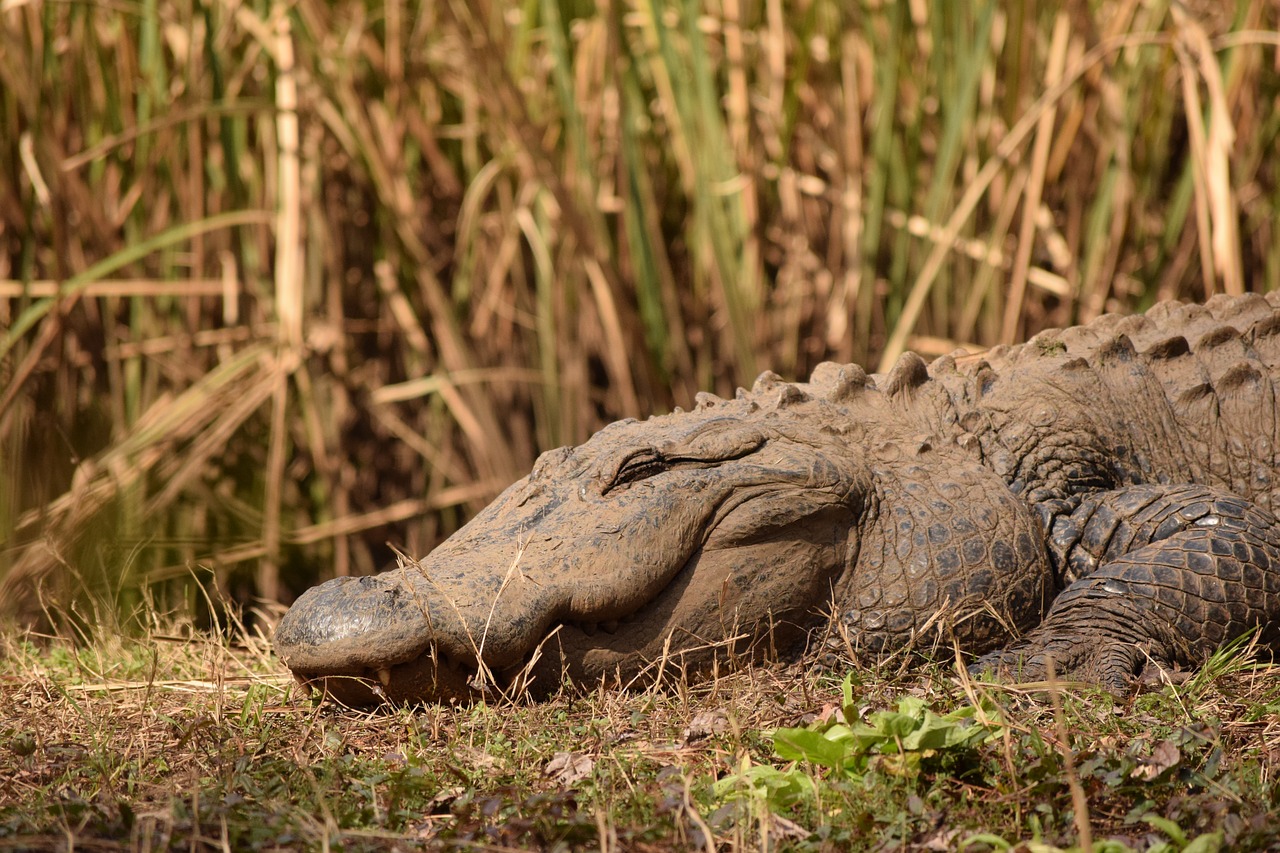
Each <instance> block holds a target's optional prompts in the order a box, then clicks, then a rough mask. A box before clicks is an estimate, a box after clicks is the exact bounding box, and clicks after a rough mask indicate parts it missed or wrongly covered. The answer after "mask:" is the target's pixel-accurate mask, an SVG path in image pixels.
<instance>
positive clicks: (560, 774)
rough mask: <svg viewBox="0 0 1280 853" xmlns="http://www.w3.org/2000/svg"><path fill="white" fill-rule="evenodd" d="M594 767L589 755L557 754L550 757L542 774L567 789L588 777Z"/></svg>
mask: <svg viewBox="0 0 1280 853" xmlns="http://www.w3.org/2000/svg"><path fill="white" fill-rule="evenodd" d="M595 766H596V763H595V761H593V760H592V758H591V756H589V755H583V754H582V753H580V752H557V753H556V754H555V755H553V756H551V760H550V761H548V762H547V766H546V767H544V768H542V772H543V773H545V774H546V775H548V776H550V777H551V778H552V779H554V780H556V782H558V783H560V784H561V785H564V786H566V787H567V786H569V785H572V784H573V783H574V782H577V781H579V780H580V779H585V778H587V777H588V776H590V775H591V771H592V769H593V768H594V767H595Z"/></svg>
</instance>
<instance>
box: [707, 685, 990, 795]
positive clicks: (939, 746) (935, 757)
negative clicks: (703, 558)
mask: <svg viewBox="0 0 1280 853" xmlns="http://www.w3.org/2000/svg"><path fill="white" fill-rule="evenodd" d="M841 692H842V696H843V702H842V705H841V708H840V712H839V719H837V718H836V715H832V717H831V718H829V719H826V720H821V721H817V722H814V723H811V724H810V725H808V726H805V727H801V728H778V729H775V730H774V731H773V733H772V738H773V749H774V754H775V755H777V756H778V757H779V758H781V759H784V760H786V761H791V762H793V764H792V765H791V766H790V767H788V768H786V769H781V770H780V769H777V768H774V767H772V766H768V765H755V766H751V765H750V764H749V763H747V761H746V760H744V766H743V767H742V769H741V770H739V771H738V772H737V773H734V774H732V775H730V776H727V777H725V778H724V779H721V780H720V781H718V782H717V783H716V785H715V793H716V795H717V796H720V797H725V798H729V797H733V796H741V795H744V794H745V795H747V796H754V797H761V798H763V799H765V800H766V801H767V802H769V803H770V805H772V806H773V807H775V808H786V807H788V806H790V805H792V804H794V803H796V802H798V801H800V800H802V799H804V798H805V797H807V796H808V795H810V794H811V793H812V792H813V790H814V782H813V780H812V778H811V777H810V775H809V773H808V771H807V770H806V769H805V768H804V766H803V765H814V766H817V767H822V768H825V769H826V770H827V771H828V772H829V773H830V774H831V775H833V776H836V777H843V778H847V779H857V778H860V777H863V776H865V775H867V774H873V773H881V774H889V775H892V776H899V777H903V778H906V779H914V778H916V777H917V776H919V775H920V774H921V773H922V772H925V771H929V770H934V769H939V768H941V767H942V766H943V765H945V764H946V763H947V762H948V760H955V759H958V758H965V757H970V756H972V754H973V750H974V749H975V748H976V747H978V746H980V745H981V744H983V743H986V742H988V741H990V740H993V739H995V738H997V737H1000V735H1001V733H1002V732H1003V731H1004V726H1003V725H1001V723H1000V722H999V721H998V717H997V715H996V714H995V711H994V709H993V708H992V707H988V706H985V705H984V706H982V707H979V706H975V705H972V704H970V705H964V706H961V707H959V708H957V709H956V710H954V711H950V712H948V713H946V714H938V713H936V712H934V710H933V709H932V708H930V707H929V704H928V703H927V702H926V701H925V700H923V699H920V698H917V697H914V696H907V697H903V698H902V699H901V700H899V702H898V707H897V709H896V710H885V711H874V712H872V713H871V714H869V715H868V716H867V719H866V721H865V722H864V721H862V720H861V719H860V718H859V714H858V706H857V703H856V702H855V700H854V696H853V677H852V675H851V674H850V675H847V676H845V679H844V682H843V684H842V685H841Z"/></svg>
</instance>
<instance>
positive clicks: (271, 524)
mask: <svg viewBox="0 0 1280 853" xmlns="http://www.w3.org/2000/svg"><path fill="white" fill-rule="evenodd" d="M1276 15H1277V13H1276V10H1275V7H1274V6H1273V5H1270V4H1259V3H1251V2H1243V0H1241V2H1237V3H1236V4H1234V5H1232V4H1217V3H1215V4H1210V3H1178V2H1172V3H1169V2H1162V0H1151V2H1138V1H1137V0H1128V2H1121V3H1082V4H1074V5H1073V6H1072V7H1071V9H1070V11H1069V12H1063V13H1060V14H1059V13H1056V12H1054V11H1053V10H1050V9H1041V8H1040V7H1039V6H1038V5H1037V4H1031V3H1027V2H1025V0H1000V2H996V0H990V2H976V3H970V4H925V3H880V2H871V0H866V2H855V3H837V2H832V0H810V2H807V3H801V4H783V3H781V2H780V0H763V2H757V3H747V2H743V0H721V2H710V3H708V4H705V5H699V4H696V3H693V2H691V0H682V2H678V3H674V4H658V3H652V2H645V0H639V2H621V3H599V4H591V3H583V2H564V3H558V2H539V0H527V2H523V3H520V4H515V3H493V2H478V3H477V2H468V3H462V2H453V0H442V2H436V3H421V4H405V3H400V2H397V0H387V2H382V3H376V2H370V1H369V0H363V2H338V3H322V2H319V0H298V2H296V3H293V4H283V3H276V2H270V0H257V2H249V3H243V4H233V3H218V2H210V3H197V2H193V0H177V2H174V3H164V4H159V3H156V2H154V0H142V2H140V3H136V4H88V3H54V2H41V0H31V1H30V2H24V0H5V2H2V3H0V116H2V117H3V119H2V120H3V128H4V131H3V133H0V326H2V327H3V329H4V331H3V332H2V333H0V543H2V544H0V602H3V604H4V605H5V606H7V607H8V608H10V609H11V610H12V609H14V608H16V607H18V606H19V605H21V606H25V607H31V606H37V605H38V602H39V599H38V598H37V597H35V596H34V594H33V591H34V590H36V589H37V588H39V587H42V585H43V587H44V588H46V589H48V590H49V591H50V592H58V591H59V590H61V591H62V592H68V591H74V590H76V589H78V588H80V587H81V586H82V585H88V586H90V587H102V586H103V585H104V584H105V585H106V587H107V588H108V589H110V590H112V591H114V592H116V593H117V594H118V595H119V596H120V598H119V601H120V604H121V606H122V607H123V608H126V609H127V608H128V607H129V606H130V604H131V602H132V601H134V600H136V599H137V598H138V596H140V595H141V593H140V591H139V588H140V587H142V586H146V585H152V587H153V588H152V589H150V590H149V591H148V592H149V594H150V593H159V592H164V591H167V593H168V594H169V595H170V596H171V600H172V602H173V603H174V605H175V606H181V605H182V604H183V603H184V602H185V599H184V596H189V595H190V594H191V593H190V591H189V585H188V584H187V580H189V578H190V577H192V576H194V577H197V578H199V579H201V580H207V581H211V582H213V583H215V584H216V585H218V586H219V587H220V588H221V589H222V590H223V591H224V592H225V593H227V594H231V595H237V596H239V597H241V598H245V597H248V596H252V595H258V596H261V597H262V598H263V599H265V600H267V601H274V600H277V599H285V600H287V599H288V598H289V597H290V596H291V595H292V594H294V593H296V592H297V591H298V590H299V589H300V588H301V587H302V586H304V585H306V584H308V583H310V582H313V581H314V580H316V579H317V578H318V577H322V576H327V575H332V574H334V573H361V572H370V571H374V570H375V569H377V568H378V567H379V565H380V564H381V563H382V562H383V560H384V559H385V558H386V556H387V549H386V548H385V545H384V543H385V542H387V541H388V540H390V541H392V542H394V543H395V544H397V545H398V546H400V547H402V548H406V549H409V550H412V551H422V550H425V549H427V548H429V547H430V546H431V545H433V544H434V543H435V542H437V541H438V540H439V539H440V538H441V537H443V536H444V535H447V534H448V533H449V532H450V531H451V530H453V529H455V528H456V527H457V526H458V525H459V524H460V523H461V522H462V521H464V520H465V518H466V517H468V516H469V514H470V513H472V512H473V511H475V510H476V509H477V508H478V507H479V506H481V505H483V504H484V503H485V502H486V501H487V500H489V499H490V498H491V497H492V496H493V495H494V494H496V492H497V491H498V490H499V489H500V488H501V487H502V486H503V485H505V484H506V483H508V482H510V481H511V480H513V479H515V478H516V477H518V476H520V475H521V474H522V473H523V472H524V471H526V470H527V469H528V467H529V465H530V464H531V462H532V460H533V458H534V456H535V455H536V453H537V452H538V451H539V450H541V449H545V448H549V447H553V446H556V445H560V444H567V443H576V442H580V441H582V440H583V439H585V438H586V437H587V436H588V435H589V434H590V433H591V432H592V431H593V430H594V429H596V428H598V427H599V426H600V425H601V424H603V423H605V422H607V421H609V420H612V419H615V418H618V417H623V416H631V415H642V414H646V413H650V412H656V411H663V410H668V409H670V408H671V407H672V406H675V405H688V404H689V402H690V401H691V400H692V397H693V395H694V393H695V392H696V391H697V390H699V389H710V390H714V391H718V392H720V393H731V392H732V390H733V388H734V386H735V385H737V384H743V383H749V381H750V380H751V378H752V376H753V374H754V373H755V372H756V371H757V370H759V369H763V368H764V367H769V368H772V369H774V370H777V371H778V372H780V373H784V374H789V375H800V374H804V373H805V372H806V371H808V370H809V369H810V368H811V367H812V366H813V365H814V364H816V363H817V362H818V361H821V360H823V359H837V360H845V361H849V360H856V361H861V362H865V363H868V364H871V365H876V364H881V365H883V364H885V363H887V362H888V361H889V360H891V359H892V358H893V357H895V356H896V355H897V354H898V353H899V352H900V351H901V350H902V349H904V348H907V347H911V348H915V349H918V350H920V351H922V352H924V353H925V354H928V355H934V354H938V353H941V352H945V351H948V350H950V349H952V348H954V347H956V346H983V345H988V344H992V343H995V342H998V341H1001V340H1012V339H1015V338H1019V337H1022V336H1024V335H1026V334H1029V333H1031V332H1033V331H1035V330H1037V329H1038V328H1041V327H1044V326H1047V325H1059V324H1065V323H1071V322H1076V321H1084V320H1088V319H1090V318H1091V317H1093V316H1095V315H1097V314H1099V313H1101V312H1103V311H1109V310H1129V309H1133V308H1138V307H1142V306H1145V305H1146V304H1148V303H1150V302H1152V301H1154V300H1156V299H1162V298H1169V297H1185V298H1202V297H1204V296H1206V295H1209V294H1211V293H1214V292H1218V291H1222V290H1227V291H1238V290H1242V289H1247V288H1253V289H1263V288H1266V287H1270V286H1274V285H1275V283H1276V282H1277V281H1278V280H1280V239H1277V237H1278V236H1280V235H1278V234H1277V229H1280V224H1278V223H1280V218H1278V217H1277V211H1278V209H1280V181H1277V175H1276V170H1277V161H1276V157H1275V151H1276V144H1277V133H1278V132H1280V112H1277V109H1276V104H1277V103H1278V101H1277V98H1278V97H1280V73H1278V72H1277V68H1278V67H1280V60H1277V44H1278V43H1280V38H1278V37H1277V34H1276V32H1275V29H1276V27H1277V24H1278V23H1280V22H1278V21H1277V20H1276ZM126 576H127V577H126ZM156 585H161V586H156Z"/></svg>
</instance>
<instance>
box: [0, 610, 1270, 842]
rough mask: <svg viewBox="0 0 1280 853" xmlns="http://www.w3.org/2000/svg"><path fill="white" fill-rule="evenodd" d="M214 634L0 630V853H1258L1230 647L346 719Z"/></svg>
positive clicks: (842, 670)
mask: <svg viewBox="0 0 1280 853" xmlns="http://www.w3.org/2000/svg"><path fill="white" fill-rule="evenodd" d="M232 633H234V634H235V635H236V638H235V639H234V640H226V639H218V638H212V637H209V636H207V635H201V634H198V633H196V632H193V631H190V630H187V629H185V628H183V627H181V626H177V625H171V626H164V627H157V628H154V629H153V630H151V631H149V632H148V633H147V636H145V637H137V638H134V639H113V640H95V641H92V642H88V641H81V642H74V641H72V640H70V639H66V638H49V637H40V636H32V635H22V634H19V633H17V632H10V633H9V634H7V635H5V636H4V638H3V641H2V644H0V650H2V653H0V850H4V849H36V850H44V849H73V848H74V849H86V850H115V849H132V850H164V849H183V850H203V849H219V850H277V849H342V850H366V849H371V850H410V849H422V848H428V849H434V848H440V847H447V848H464V849H473V848H474V849H491V850H511V849H530V848H532V849H602V850H665V849H699V850H713V849H719V850H739V849H750V850H754V849H763V848H765V847H768V848H775V847H782V848H789V849H831V850H843V849H855V850H857V849H869V850H871V849H885V850H899V849H906V850H957V849H963V850H974V851H977V850H1004V849H1011V848H1012V849H1015V850H1027V851H1035V850H1052V849H1054V848H1073V847H1074V848H1082V849H1083V848H1087V846H1088V845H1089V844H1090V843H1091V844H1092V849H1095V850H1103V849H1107V850H1123V849H1139V850H1146V849H1157V850H1187V851H1203V850H1214V849H1219V848H1221V849H1233V850H1249V849H1274V848H1276V847H1277V846H1278V845H1280V781H1278V777H1280V668H1278V667H1275V666H1271V665H1263V664H1260V663H1258V662H1257V660H1256V656H1251V655H1250V654H1249V653H1248V651H1247V650H1246V651H1245V652H1244V653H1236V654H1223V655H1220V656H1219V657H1218V658H1216V659H1215V660H1214V661H1213V662H1212V663H1211V664H1210V666H1209V667H1207V668H1206V669H1205V670H1203V671H1201V672H1199V673H1195V674H1183V675H1181V676H1179V675H1175V677H1174V678H1173V679H1171V682H1174V683H1164V684H1149V685H1146V686H1144V687H1143V688H1142V689H1141V690H1139V691H1137V692H1136V693H1135V694H1134V695H1131V696H1129V697H1124V698H1121V699H1116V698H1113V697H1112V696H1110V695H1108V694H1105V693H1101V692H1098V691H1096V690H1092V689H1088V688H1084V687H1078V686H1071V685H1061V686H1059V687H1058V688H1057V689H1055V690H1053V691H1046V690H1044V689H1042V688H1043V687H1044V685H1040V686H1039V688H1037V686H1034V685H1033V686H1028V687H1024V688H1011V687H1000V688H997V687H992V686H988V685H983V684H980V683H974V682H972V681H970V680H969V679H968V678H967V677H965V676H964V675H963V671H962V670H961V669H958V668H957V667H955V665H954V662H952V661H948V660H945V659H939V660H937V661H935V662H933V663H927V662H926V663H920V662H913V663H910V664H908V665H903V664H902V662H901V661H890V662H888V663H886V664H884V665H882V666H880V667H877V668H874V669H872V668H866V667H853V666H852V665H849V664H839V663H837V664H836V666H834V667H828V668H825V669H814V668H811V667H809V668H806V667H802V666H791V667H782V666H776V665H775V666H755V667H752V668H750V669H749V670H747V671H745V672H739V673H734V674H730V675H725V676H722V677H719V678H715V679H712V680H711V681H710V682H707V683H704V684H699V685H693V686H687V685H674V686H668V687H667V688H665V689H663V690H648V691H643V692H619V691H613V690H596V691H588V692H585V693H584V692H581V691H579V692H576V693H574V692H562V693H561V695H559V696H558V697H556V698H554V699H552V700H551V701H548V702H545V703H540V704H534V705H518V704H512V703H507V702H495V703H492V704H482V705H473V706H470V707H425V708H418V709H382V710H376V711H373V712H368V711H363V712H362V711H353V710H349V709H344V708H340V707H336V706H334V705H332V704H331V703H322V702H319V701H317V699H316V698H314V697H308V696H306V695H304V694H303V693H302V692H301V691H300V690H299V689H297V688H296V687H295V686H294V684H293V681H292V679H291V678H290V677H289V675H288V672H287V670H285V669H284V667H283V666H282V665H281V664H280V663H279V662H278V661H277V660H276V659H275V658H274V657H273V656H272V655H271V653H270V647H269V644H268V643H267V642H266V641H265V640H263V639H262V638H261V637H260V636H259V637H250V636H246V635H245V633H243V632H223V634H224V635H225V634H232ZM828 663H830V662H828ZM846 676H847V677H846ZM842 682H843V685H842ZM948 715H950V716H948ZM846 718H847V719H846ZM961 718H962V719H961ZM849 723H853V724H854V725H849ZM774 730H778V731H777V734H776V736H775V735H773V734H772V732H773V731H774ZM796 730H799V731H796ZM833 744H834V745H835V746H834V747H833V746H832V745H833ZM833 749H834V750H835V751H834V752H833V751H832V750H833ZM791 759H794V760H791Z"/></svg>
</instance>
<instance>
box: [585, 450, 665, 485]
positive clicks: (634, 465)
mask: <svg viewBox="0 0 1280 853" xmlns="http://www.w3.org/2000/svg"><path fill="white" fill-rule="evenodd" d="M670 467H671V466H670V463H669V461H668V460H667V458H666V457H665V456H663V455H662V454H661V453H659V452H658V451H656V450H654V449H653V448H652V447H646V448H644V449H643V450H638V451H636V452H635V453H632V454H631V455H630V456H628V457H627V458H626V459H624V460H623V461H622V464H621V465H619V466H618V470H617V471H615V472H614V474H613V476H612V477H610V478H609V482H608V483H606V484H605V487H604V488H603V489H602V490H601V494H608V493H609V492H610V491H612V490H613V489H616V488H618V487H619V486H625V485H627V484H629V483H636V482H639V481H640V480H647V479H648V478H650V477H652V476H653V475H655V474H661V473H662V472H663V471H666V470H667V469H668V468H670Z"/></svg>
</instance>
